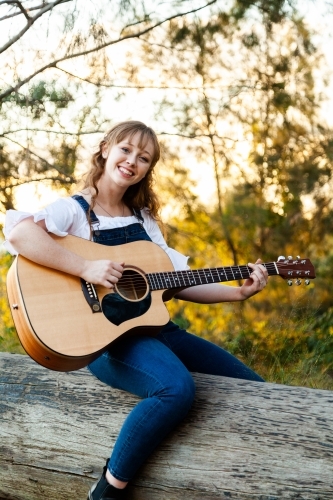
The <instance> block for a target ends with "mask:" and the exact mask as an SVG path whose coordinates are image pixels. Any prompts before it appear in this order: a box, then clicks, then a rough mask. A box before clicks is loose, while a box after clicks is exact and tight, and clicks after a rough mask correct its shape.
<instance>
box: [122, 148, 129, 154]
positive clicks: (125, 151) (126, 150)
mask: <svg viewBox="0 0 333 500" xmlns="http://www.w3.org/2000/svg"><path fill="white" fill-rule="evenodd" d="M120 149H121V150H122V151H124V153H129V149H128V148H126V147H125V146H123V147H121V148H120Z"/></svg>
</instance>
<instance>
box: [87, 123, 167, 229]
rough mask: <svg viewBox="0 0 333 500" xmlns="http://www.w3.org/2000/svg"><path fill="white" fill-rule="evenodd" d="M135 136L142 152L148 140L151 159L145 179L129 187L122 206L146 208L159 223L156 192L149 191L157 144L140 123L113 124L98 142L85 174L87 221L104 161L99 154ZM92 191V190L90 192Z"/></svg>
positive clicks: (151, 132) (158, 156) (94, 200)
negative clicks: (88, 194) (152, 151)
mask: <svg viewBox="0 0 333 500" xmlns="http://www.w3.org/2000/svg"><path fill="white" fill-rule="evenodd" d="M136 134H140V137H139V143H138V144H139V148H141V149H144V147H145V146H146V144H147V143H148V142H149V141H151V143H152V144H153V147H154V154H153V158H152V161H151V164H150V167H149V170H148V172H147V173H146V175H145V177H144V178H143V179H141V181H140V182H138V183H137V184H134V185H132V186H130V187H129V188H128V189H127V191H126V193H125V195H124V197H123V201H124V203H125V204H126V205H127V206H128V207H129V208H132V209H136V210H141V209H143V208H147V209H148V211H149V213H150V214H151V215H152V217H154V218H155V219H156V220H159V209H160V203H159V200H158V197H157V195H156V193H155V192H154V190H153V184H154V175H153V170H154V167H155V165H156V163H157V162H158V160H159V158H160V154H161V151H160V145H159V142H158V139H157V136H156V134H155V132H154V131H153V129H151V128H150V127H147V125H145V124H144V123H142V122H140V121H134V120H129V121H124V122H120V123H118V124H116V125H114V126H113V127H112V128H111V129H110V130H109V131H108V132H107V134H106V135H105V136H104V137H103V139H102V140H101V142H100V143H99V146H98V149H97V151H96V152H95V153H94V154H93V156H92V165H91V167H90V170H89V171H88V172H87V174H86V175H85V179H84V186H83V189H90V190H91V192H92V193H93V194H92V197H91V203H90V210H89V213H88V219H90V211H91V210H93V208H94V206H95V204H96V198H97V196H98V187H97V183H98V181H99V179H100V178H101V176H102V174H103V172H104V167H105V163H106V159H105V158H103V151H105V149H110V148H111V147H112V146H114V145H115V144H118V143H119V142H122V141H123V140H124V139H127V138H129V139H132V137H133V136H134V135H136ZM91 188H93V189H91Z"/></svg>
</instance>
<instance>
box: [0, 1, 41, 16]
mask: <svg viewBox="0 0 333 500" xmlns="http://www.w3.org/2000/svg"><path fill="white" fill-rule="evenodd" d="M4 3H8V4H11V3H13V4H15V3H16V1H14V0H13V1H4V2H0V5H1V4H4ZM42 7H45V3H42V4H40V5H35V7H29V9H28V11H29V12H31V11H32V10H38V9H41V8H42ZM21 14H22V12H14V13H13V14H8V15H7V16H3V17H0V21H5V20H6V19H11V18H12V17H16V16H19V15H21Z"/></svg>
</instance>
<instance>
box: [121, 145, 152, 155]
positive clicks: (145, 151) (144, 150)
mask: <svg viewBox="0 0 333 500" xmlns="http://www.w3.org/2000/svg"><path fill="white" fill-rule="evenodd" d="M124 144H128V145H129V146H134V147H136V146H135V144H132V143H131V142H125V143H124ZM142 151H143V152H144V153H147V154H148V155H149V156H153V155H152V154H150V153H149V151H147V150H146V149H143V150H142Z"/></svg>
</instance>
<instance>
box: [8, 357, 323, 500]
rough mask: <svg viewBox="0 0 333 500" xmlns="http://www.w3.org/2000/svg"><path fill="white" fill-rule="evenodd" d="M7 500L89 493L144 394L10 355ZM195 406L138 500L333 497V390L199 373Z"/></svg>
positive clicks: (76, 499) (64, 499) (136, 492)
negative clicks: (112, 386)
mask: <svg viewBox="0 0 333 500" xmlns="http://www.w3.org/2000/svg"><path fill="white" fill-rule="evenodd" d="M0 367H1V372H0V413H1V428H0V440H1V441H0V451H1V456H0V498H1V499H6V500H14V499H15V500H42V499H43V500H45V499H48V500H81V499H83V500H84V499H86V496H87V491H88V489H89V487H90V485H91V483H92V482H93V481H94V480H95V479H96V478H98V477H99V476H100V473H101V469H102V467H103V465H104V462H105V459H106V458H107V457H108V456H109V454H110V451H111V449H112V445H113V443H114V441H115V439H116V436H117V434H118V431H119V429H120V427H121V425H122V422H123V420H124V418H125V417H126V415H127V414H128V412H129V411H130V410H131V408H132V407H133V406H134V405H135V404H136V403H137V401H138V399H137V398H136V397H134V396H131V395H129V394H127V393H125V392H122V391H118V390H115V389H111V388H109V387H108V386H106V385H104V384H102V383H100V382H99V381H97V380H96V379H95V378H94V377H93V376H91V375H90V374H89V372H88V370H87V369H82V370H79V371H76V372H71V373H58V372H51V371H48V370H47V369H45V368H43V367H41V366H39V365H37V364H35V363H34V362H33V361H32V360H31V359H30V358H29V357H28V356H21V355H13V354H6V353H0ZM194 378H195V382H196V385H197V395H196V400H195V404H194V406H193V408H192V410H191V411H190V413H189V415H188V417H187V418H186V419H185V420H184V422H183V423H182V424H181V425H180V426H178V427H177V428H176V429H175V430H174V431H173V432H172V434H171V435H169V437H168V438H167V439H165V441H164V442H163V443H162V444H161V445H160V446H159V448H158V449H157V450H156V451H155V452H154V453H153V454H152V456H151V457H150V459H149V460H148V462H147V463H146V464H145V466H144V467H143V468H142V469H141V470H140V471H139V472H138V474H137V476H136V478H135V480H134V481H133V484H132V487H131V490H130V492H129V499H131V500H153V499H154V500H180V499H182V500H184V499H190V500H199V499H200V500H202V499H205V500H217V499H221V498H224V499H228V500H230V499H238V500H280V499H281V500H282V499H283V500H288V499H293V500H296V499H298V500H332V499H333V393H332V392H330V391H323V390H313V389H308V388H303V387H288V386H282V385H275V384H270V383H266V384H261V383H258V382H247V381H242V380H238V379H229V378H225V377H214V376H207V375H199V374H194Z"/></svg>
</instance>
